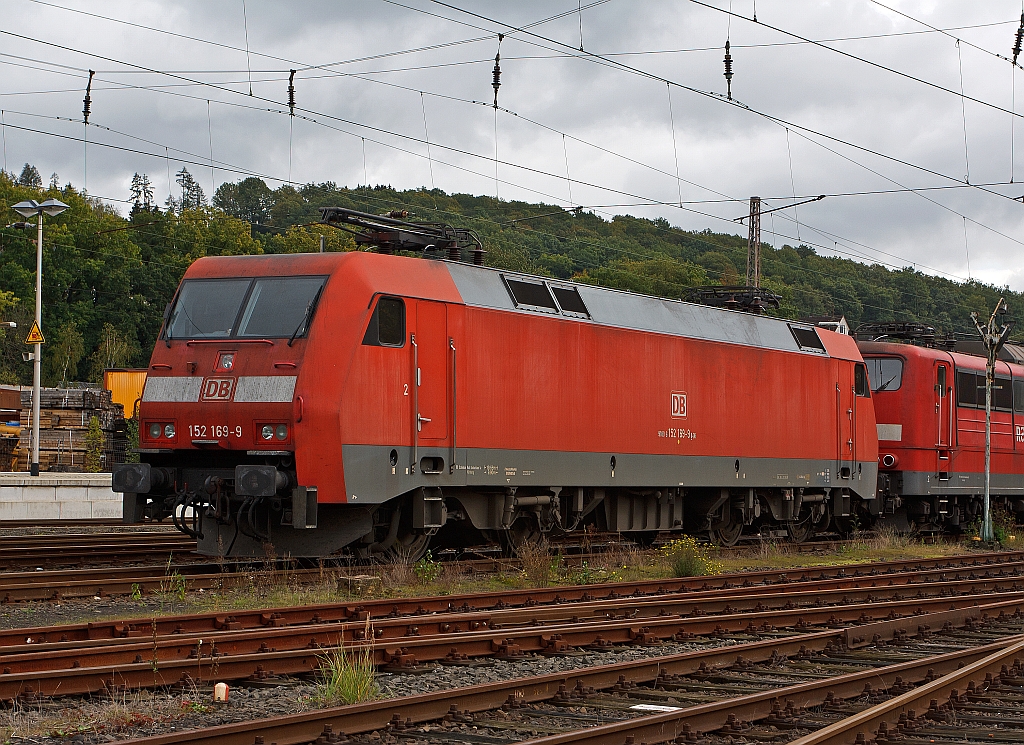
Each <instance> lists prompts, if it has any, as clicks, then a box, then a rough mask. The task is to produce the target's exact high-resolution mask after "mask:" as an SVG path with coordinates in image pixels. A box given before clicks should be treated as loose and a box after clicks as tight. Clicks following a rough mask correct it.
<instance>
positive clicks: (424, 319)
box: [413, 300, 452, 447]
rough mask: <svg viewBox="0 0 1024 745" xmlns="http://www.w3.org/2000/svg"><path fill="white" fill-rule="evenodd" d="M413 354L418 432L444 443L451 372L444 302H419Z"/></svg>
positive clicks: (431, 442)
mask: <svg viewBox="0 0 1024 745" xmlns="http://www.w3.org/2000/svg"><path fill="white" fill-rule="evenodd" d="M413 354H414V357H415V358H416V359H415V363H416V371H415V384H416V397H415V398H416V408H417V411H416V412H415V421H414V423H415V427H416V433H415V434H416V436H417V438H418V440H419V442H420V443H421V444H423V445H429V446H431V447H439V446H443V445H444V443H445V441H446V440H447V439H448V431H449V426H448V412H449V410H450V407H451V388H452V386H451V376H452V371H451V369H450V365H449V360H450V359H451V354H450V352H449V344H448V308H447V306H446V305H445V304H444V303H434V302H428V301H424V300H420V301H417V303H416V331H415V342H414V345H413Z"/></svg>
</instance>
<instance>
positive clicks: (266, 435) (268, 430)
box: [262, 424, 274, 440]
mask: <svg viewBox="0 0 1024 745" xmlns="http://www.w3.org/2000/svg"><path fill="white" fill-rule="evenodd" d="M262 435H263V439H264V440H272V439H273V438H274V428H273V427H271V426H270V425H269V424H264V425H263V431H262Z"/></svg>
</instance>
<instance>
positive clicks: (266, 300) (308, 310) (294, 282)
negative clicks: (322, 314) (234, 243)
mask: <svg viewBox="0 0 1024 745" xmlns="http://www.w3.org/2000/svg"><path fill="white" fill-rule="evenodd" d="M326 281H327V277H257V278H255V279H252V278H250V277H238V278H230V279H188V280H185V281H184V282H183V283H182V285H181V291H180V292H179V293H178V297H177V299H176V300H175V302H174V307H173V308H172V309H171V314H170V316H169V317H168V320H167V327H166V328H167V330H166V332H165V338H167V339H230V338H238V337H249V338H267V339H290V338H294V337H297V336H305V334H306V331H307V330H308V328H309V324H310V322H311V321H312V319H313V314H314V312H315V311H316V305H317V301H319V299H320V293H321V292H322V291H323V288H324V283H325V282H326Z"/></svg>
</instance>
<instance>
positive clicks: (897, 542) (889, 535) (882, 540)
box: [863, 525, 913, 551]
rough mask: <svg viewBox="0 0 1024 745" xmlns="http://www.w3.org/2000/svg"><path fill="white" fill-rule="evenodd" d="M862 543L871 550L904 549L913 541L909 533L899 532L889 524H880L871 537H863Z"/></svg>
mask: <svg viewBox="0 0 1024 745" xmlns="http://www.w3.org/2000/svg"><path fill="white" fill-rule="evenodd" d="M863 543H864V545H865V547H866V548H867V549H868V550H872V551H889V550H895V551H905V550H906V549H907V548H908V547H909V546H910V544H911V543H913V538H911V537H910V534H909V533H901V532H899V531H897V530H896V529H895V528H894V527H893V526H891V525H882V526H881V527H880V528H878V530H877V531H875V535H874V536H873V537H871V538H866V539H863Z"/></svg>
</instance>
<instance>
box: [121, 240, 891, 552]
mask: <svg viewBox="0 0 1024 745" xmlns="http://www.w3.org/2000/svg"><path fill="white" fill-rule="evenodd" d="M402 230H414V228H413V227H408V228H402ZM375 240H376V241H377V242H378V245H380V244H381V241H380V236H377V238H376V239H375ZM448 248H449V250H451V246H450V245H449V247H448ZM478 255H479V254H478ZM140 419H141V425H140V452H141V460H142V463H138V464H126V465H123V466H119V467H118V469H117V470H116V471H115V472H114V477H113V478H114V488H115V489H116V490H118V491H122V492H124V505H125V512H124V514H125V520H126V521H137V520H141V519H143V518H144V516H155V517H159V516H166V515H173V516H174V519H175V520H176V521H177V522H178V523H179V524H180V527H181V528H182V529H183V530H185V531H187V532H190V533H193V534H195V535H197V536H198V537H199V545H200V550H201V551H203V552H205V553H208V554H212V555H226V556H262V555H265V553H266V552H268V551H272V552H273V553H274V554H275V555H277V556H283V555H293V556H328V555H332V554H336V553H338V552H340V551H343V550H348V551H349V552H351V553H353V554H355V555H357V556H364V557H366V556H371V555H373V554H376V553H380V552H384V551H388V550H392V551H400V552H403V553H404V554H405V555H410V556H415V555H417V554H419V553H420V552H422V551H423V550H424V549H425V548H426V546H427V544H428V542H429V541H431V536H435V534H437V537H436V538H434V540H436V541H438V542H449V541H454V540H461V539H464V538H465V536H467V535H472V536H477V537H479V535H480V534H482V535H483V536H485V537H486V538H489V539H497V540H500V541H502V542H504V543H505V544H506V545H510V546H514V545H516V544H518V543H521V542H523V541H527V540H530V539H531V538H532V537H535V536H539V535H541V534H543V533H547V532H549V531H571V530H574V529H579V528H582V527H583V526H585V525H594V526H596V527H597V528H598V529H601V530H609V531H619V532H622V533H626V534H630V535H633V536H636V537H638V538H644V537H646V536H650V535H653V533H654V532H655V531H659V530H686V531H689V532H704V533H705V534H708V533H710V535H711V537H712V538H713V539H714V540H716V541H718V542H720V543H723V544H730V543H734V542H735V541H736V540H737V539H738V538H739V537H740V534H741V533H742V532H743V531H744V530H745V529H746V530H748V531H754V530H758V529H759V528H760V527H763V526H767V527H771V528H776V529H781V528H785V529H787V530H788V531H789V533H790V535H791V536H792V537H793V538H794V539H796V540H803V539H805V538H807V537H808V536H810V535H811V534H813V533H814V532H815V531H816V530H823V529H825V527H826V526H828V525H829V524H830V522H831V521H832V519H833V517H834V518H835V519H836V520H838V521H840V522H843V521H847V522H848V521H851V520H852V519H854V516H855V515H858V514H859V515H860V519H861V521H862V522H867V521H869V520H870V519H871V518H872V515H873V514H874V513H877V511H878V510H877V508H875V506H874V505H875V504H876V500H875V499H874V497H875V486H876V479H877V463H878V461H877V457H878V453H877V441H876V438H875V429H876V428H875V415H874V410H873V407H872V399H871V397H870V391H869V387H868V374H867V369H866V367H865V365H864V362H863V361H862V358H861V355H860V353H859V352H858V350H857V346H856V343H855V342H854V340H853V339H852V338H850V337H848V336H843V335H840V334H835V333H832V332H830V331H826V330H823V329H817V328H814V327H813V326H810V325H807V324H801V323H791V322H787V321H784V320H778V319H774V318H768V317H762V316H757V315H753V314H749V313H743V312H738V311H730V310H722V309H717V308H711V307H707V306H700V305H694V304H690V303H684V302H681V301H672V300H664V299H659V298H653V297H647V296H642V295H637V294H633V293H629V292H622V291H617V290H611V289H604V288H600V287H593V286H589V285H579V284H574V283H571V282H563V281H556V280H552V279H549V278H541V277H533V276H528V275H524V274H521V273H518V272H512V271H503V270H499V269H491V268H486V267H483V266H474V265H471V264H467V263H462V262H459V261H453V260H450V259H449V260H426V259H423V258H411V257H404V256H394V255H385V254H382V253H368V252H352V253H342V254H337V253H335V254H330V253H329V254H292V255H277V256H233V257H211V258H203V259H199V260H198V261H196V262H195V263H194V264H193V265H192V266H191V267H190V268H189V269H188V271H187V272H186V274H185V277H184V279H183V281H182V283H181V286H180V288H179V290H178V293H177V296H176V297H175V299H174V302H173V303H172V305H171V306H169V309H168V314H167V318H166V321H165V323H164V327H163V330H162V331H161V334H160V337H159V341H158V342H157V345H156V348H155V349H154V352H153V357H152V361H151V363H150V366H149V378H148V380H147V383H146V388H145V392H144V395H143V397H142V402H141V405H140Z"/></svg>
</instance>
